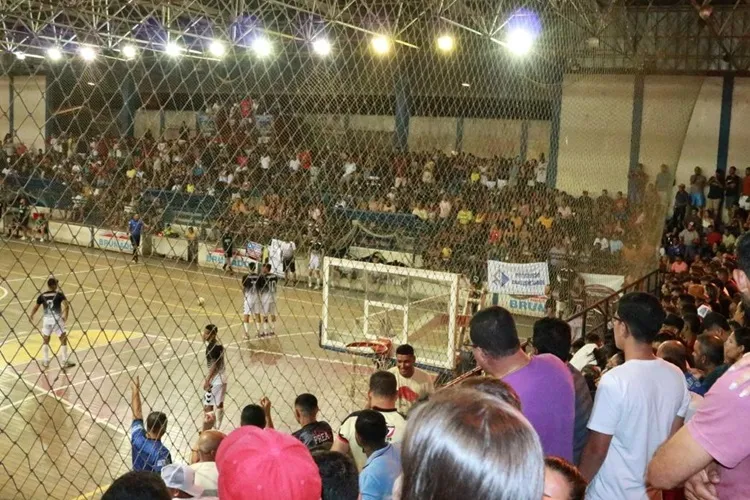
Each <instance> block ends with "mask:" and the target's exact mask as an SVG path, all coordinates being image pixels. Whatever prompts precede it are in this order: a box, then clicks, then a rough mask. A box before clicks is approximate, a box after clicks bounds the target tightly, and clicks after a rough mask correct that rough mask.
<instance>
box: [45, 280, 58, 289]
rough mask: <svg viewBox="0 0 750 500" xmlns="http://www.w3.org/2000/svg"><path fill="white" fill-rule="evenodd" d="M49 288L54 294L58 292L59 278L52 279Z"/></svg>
mask: <svg viewBox="0 0 750 500" xmlns="http://www.w3.org/2000/svg"><path fill="white" fill-rule="evenodd" d="M47 288H49V289H50V291H52V292H54V291H55V290H57V278H50V279H48V280H47Z"/></svg>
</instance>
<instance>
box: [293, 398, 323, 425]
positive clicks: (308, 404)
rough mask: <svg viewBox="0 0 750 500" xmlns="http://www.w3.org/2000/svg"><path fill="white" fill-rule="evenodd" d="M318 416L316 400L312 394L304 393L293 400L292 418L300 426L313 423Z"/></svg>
mask: <svg viewBox="0 0 750 500" xmlns="http://www.w3.org/2000/svg"><path fill="white" fill-rule="evenodd" d="M317 416H318V398H316V397H315V396H313V395H312V394H308V393H304V394H300V395H299V396H297V399H295V400H294V418H295V420H297V423H298V424H300V425H307V424H309V423H311V422H315V419H316V417H317Z"/></svg>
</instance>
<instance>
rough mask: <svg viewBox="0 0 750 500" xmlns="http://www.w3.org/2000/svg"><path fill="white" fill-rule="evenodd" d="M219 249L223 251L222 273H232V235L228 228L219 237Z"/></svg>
mask: <svg viewBox="0 0 750 500" xmlns="http://www.w3.org/2000/svg"><path fill="white" fill-rule="evenodd" d="M221 248H222V249H223V250H224V266H222V269H223V270H224V271H226V270H229V272H230V273H233V272H234V270H233V269H232V257H233V256H234V235H233V234H232V233H231V231H229V228H226V229H225V230H224V234H222V235H221Z"/></svg>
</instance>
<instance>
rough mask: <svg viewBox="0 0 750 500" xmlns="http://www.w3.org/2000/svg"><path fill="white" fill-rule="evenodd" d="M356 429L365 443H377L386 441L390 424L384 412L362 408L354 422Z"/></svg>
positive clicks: (361, 440)
mask: <svg viewBox="0 0 750 500" xmlns="http://www.w3.org/2000/svg"><path fill="white" fill-rule="evenodd" d="M354 430H355V431H356V432H357V436H359V440H360V442H361V443H362V444H363V445H377V444H380V443H383V442H385V438H386V436H388V424H386V422H385V417H384V416H383V414H382V413H380V412H379V411H375V410H362V411H361V412H360V413H359V415H358V416H357V421H356V422H355V423H354Z"/></svg>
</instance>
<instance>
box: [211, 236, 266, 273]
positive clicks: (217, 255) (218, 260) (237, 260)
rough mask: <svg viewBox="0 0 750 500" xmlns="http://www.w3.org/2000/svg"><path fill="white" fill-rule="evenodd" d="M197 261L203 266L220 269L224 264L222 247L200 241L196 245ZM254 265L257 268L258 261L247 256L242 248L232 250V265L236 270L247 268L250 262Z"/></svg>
mask: <svg viewBox="0 0 750 500" xmlns="http://www.w3.org/2000/svg"><path fill="white" fill-rule="evenodd" d="M198 262H199V263H200V265H201V266H204V267H213V268H215V269H221V268H222V267H223V266H224V262H225V257H224V249H223V248H221V247H214V246H209V245H206V244H204V243H201V244H200V246H199V247H198ZM251 263H252V264H255V265H256V270H257V269H258V267H259V265H258V261H257V260H255V259H253V258H251V257H248V256H247V254H246V251H245V249H244V248H240V249H237V250H235V251H234V255H233V256H232V267H233V268H234V269H236V270H244V269H247V268H248V267H249V266H250V264H251Z"/></svg>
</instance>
